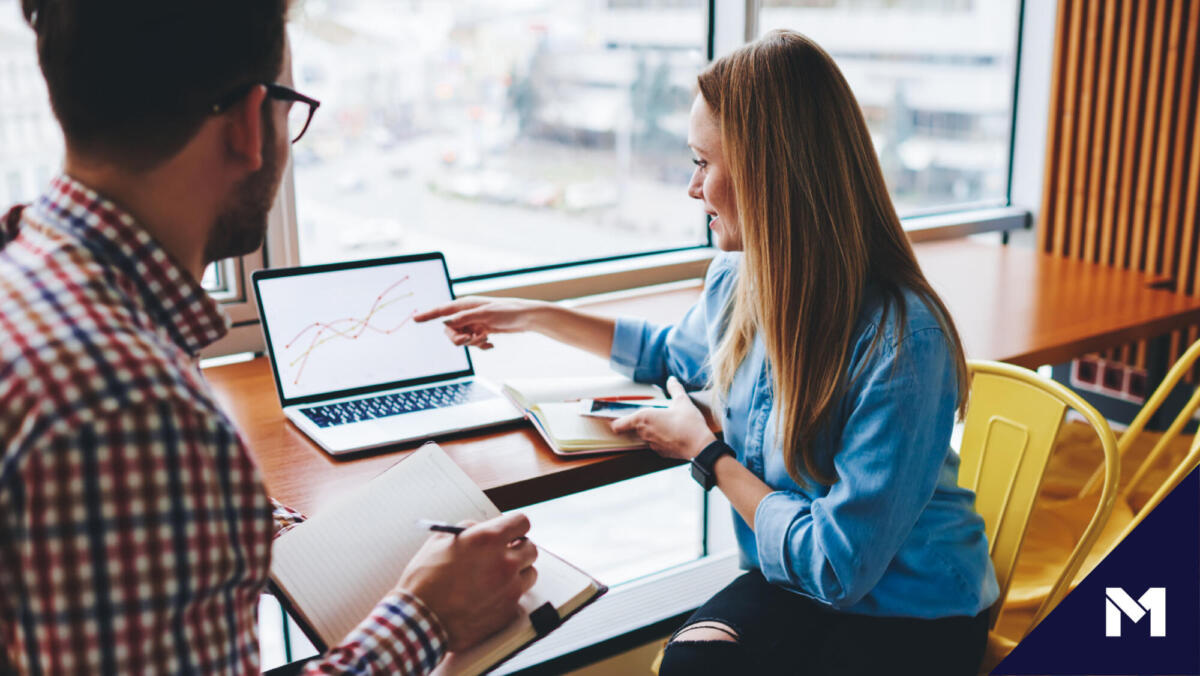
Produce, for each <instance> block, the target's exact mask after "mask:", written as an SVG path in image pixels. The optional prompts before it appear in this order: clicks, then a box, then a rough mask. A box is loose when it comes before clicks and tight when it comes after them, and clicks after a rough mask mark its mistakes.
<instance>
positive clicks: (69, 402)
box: [0, 262, 214, 439]
mask: <svg viewBox="0 0 1200 676" xmlns="http://www.w3.org/2000/svg"><path fill="white" fill-rule="evenodd" d="M76 271H78V270H76ZM97 274H98V276H79V277H72V278H71V279H59V280H56V279H54V278H53V276H52V275H45V274H37V273H34V274H32V275H31V274H28V273H26V272H23V271H20V270H18V269H16V268H14V267H13V266H11V265H5V264H4V263H3V262H0V280H2V283H3V285H4V286H5V287H7V289H6V293H4V294H3V299H2V300H0V316H3V320H2V321H0V402H4V403H5V406H4V407H3V409H4V410H3V411H0V428H5V427H10V426H12V425H26V426H27V425H29V423H30V417H31V416H33V417H35V418H38V419H42V422H43V424H45V423H46V422H47V421H48V420H51V419H53V420H57V421H59V422H61V423H63V424H81V423H86V422H89V421H93V420H95V419H97V418H98V417H104V416H111V415H113V414H115V413H117V412H118V411H120V410H122V409H128V408H131V407H137V406H142V405H144V404H146V403H148V402H161V403H164V404H170V403H172V402H175V403H179V404H184V405H187V406H190V407H195V408H202V409H213V408H214V405H213V404H212V402H211V401H210V399H209V397H208V396H207V395H206V386H205V385H204V384H203V380H202V377H201V376H200V375H199V373H198V372H196V369H195V368H194V366H193V365H192V363H191V362H190V359H189V358H188V357H187V355H185V354H183V352H182V351H181V350H179V349H178V348H177V347H176V346H175V345H174V344H173V343H172V342H171V341H170V340H169V339H167V338H166V337H165V336H163V335H162V334H161V333H160V332H159V331H158V330H156V328H155V327H153V326H152V324H151V323H150V322H149V318H148V317H146V316H144V315H142V314H139V312H138V311H137V309H136V306H134V305H133V304H131V303H129V302H128V299H127V297H126V296H125V295H123V294H122V293H121V292H120V290H119V289H115V288H112V287H111V286H109V285H107V283H106V280H105V279H104V278H103V275H102V274H99V271H97ZM17 417H19V419H14V418H17ZM6 431H7V432H12V431H13V430H11V429H9V430H6ZM6 436H7V435H6ZM9 438H10V439H11V436H10V437H9Z"/></svg>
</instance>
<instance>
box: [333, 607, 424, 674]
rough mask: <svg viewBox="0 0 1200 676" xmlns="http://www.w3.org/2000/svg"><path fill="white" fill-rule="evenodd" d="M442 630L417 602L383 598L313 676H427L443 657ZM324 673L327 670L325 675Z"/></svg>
mask: <svg viewBox="0 0 1200 676" xmlns="http://www.w3.org/2000/svg"><path fill="white" fill-rule="evenodd" d="M447 641H448V639H447V636H446V630H445V629H444V628H443V627H442V624H441V622H439V621H438V619H437V616H436V615H434V614H433V611H432V610H430V609H429V608H428V607H427V606H426V605H425V604H424V603H422V602H421V600H420V599H419V598H417V597H416V596H413V595H412V594H409V593H408V592H406V591H403V590H398V591H394V592H392V593H391V594H388V595H387V596H385V597H384V598H383V600H382V601H380V602H379V604H378V605H376V606H375V611H374V612H372V613H371V615H370V616H369V617H368V618H367V619H365V620H363V621H362V622H361V623H359V625H358V626H357V627H355V628H354V631H351V632H350V634H349V635H348V636H346V638H345V639H344V640H343V641H342V644H341V645H339V646H337V648H335V649H334V650H332V651H330V652H329V653H327V654H326V655H325V662H326V664H325V665H315V666H318V667H325V668H323V669H322V668H318V669H315V670H310V671H312V672H314V673H338V674H393V673H400V674H428V673H429V672H431V671H433V670H434V668H436V667H437V665H438V662H440V661H441V660H442V656H443V655H445V653H446V644H447ZM329 667H332V669H330V668H329Z"/></svg>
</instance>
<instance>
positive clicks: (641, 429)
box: [612, 376, 717, 460]
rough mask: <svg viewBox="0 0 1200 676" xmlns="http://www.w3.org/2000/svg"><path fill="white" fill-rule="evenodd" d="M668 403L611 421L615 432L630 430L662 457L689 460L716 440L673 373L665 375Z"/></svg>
mask: <svg viewBox="0 0 1200 676" xmlns="http://www.w3.org/2000/svg"><path fill="white" fill-rule="evenodd" d="M667 393H668V394H670V395H671V407H670V408H667V409H642V410H640V411H638V412H636V413H631V414H630V415H627V416H625V417H623V418H617V419H616V420H614V421H613V422H612V429H613V431H614V432H618V433H621V432H633V433H635V434H637V436H638V437H639V438H640V439H641V440H642V441H645V442H646V443H648V444H650V448H652V449H654V452H656V453H658V454H659V455H661V456H663V457H664V458H673V459H675V460H691V459H692V458H694V457H696V455H698V454H699V453H700V451H703V450H704V447H705V446H707V445H709V444H711V443H712V442H714V441H716V440H717V437H716V435H714V434H713V433H712V432H711V431H710V430H709V429H708V423H706V422H705V421H704V414H703V413H701V412H700V409H698V408H696V405H695V404H693V403H692V400H691V399H690V398H689V397H688V394H687V391H686V390H684V389H683V385H681V384H680V383H679V381H678V380H676V379H675V377H674V376H672V377H671V378H669V379H667Z"/></svg>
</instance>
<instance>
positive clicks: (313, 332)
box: [283, 275, 417, 385]
mask: <svg viewBox="0 0 1200 676" xmlns="http://www.w3.org/2000/svg"><path fill="white" fill-rule="evenodd" d="M408 279H409V278H408V275H405V276H404V277H402V278H401V279H400V280H398V281H396V282H393V283H392V285H391V286H389V287H387V288H386V289H384V290H383V291H382V292H380V294H379V295H377V296H376V297H375V300H374V302H372V303H371V307H370V309H368V310H367V313H366V314H365V315H363V316H362V317H342V318H340V319H334V320H331V321H316V322H312V323H311V324H308V325H306V326H305V327H304V328H302V329H300V331H299V332H298V333H297V334H296V335H295V337H293V338H292V339H291V340H289V341H288V342H287V343H285V344H284V346H283V349H284V350H291V349H292V348H293V347H297V349H300V352H299V353H297V354H296V356H295V357H293V358H292V359H291V361H290V362H288V367H289V368H295V369H296V374H295V376H294V377H293V384H295V385H298V384H300V377H301V375H303V374H304V367H305V366H307V365H308V360H309V358H310V357H311V356H312V354H313V352H314V351H316V350H317V349H319V348H320V347H321V346H323V345H326V344H328V343H329V342H330V341H335V340H348V341H355V340H358V339H359V338H362V337H363V336H365V335H367V334H368V332H370V333H371V334H381V335H385V336H389V335H392V334H393V333H396V332H397V331H399V330H401V329H403V328H404V327H405V326H408V324H409V323H410V322H412V318H413V316H414V315H416V314H417V311H416V310H415V309H414V310H413V311H412V312H409V313H408V314H406V315H404V317H403V318H402V319H401V320H400V321H399V323H396V324H394V325H392V326H387V325H384V326H381V325H380V321H381V320H382V319H381V318H380V315H381V313H383V311H384V310H386V309H387V308H389V307H391V306H393V305H395V304H397V303H400V302H401V301H404V300H406V299H408V298H411V297H412V296H413V292H411V291H409V292H407V293H404V292H403V289H402V288H401V287H402V285H404V284H405V283H406V282H408ZM373 320H375V321H374V322H373ZM393 321H395V320H394V318H393ZM306 337H307V343H303V341H304V340H305V339H306ZM297 343H302V345H301V346H297Z"/></svg>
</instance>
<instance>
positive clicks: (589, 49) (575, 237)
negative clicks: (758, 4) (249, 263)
mask: <svg viewBox="0 0 1200 676" xmlns="http://www.w3.org/2000/svg"><path fill="white" fill-rule="evenodd" d="M706 14H707V3H706V2H703V1H702V0H659V1H654V0H641V1H638V0H599V1H597V0H505V1H503V2H429V1H424V2H422V1H411V2H395V0H345V1H342V2H308V3H306V4H305V5H303V6H302V7H301V9H300V11H299V12H298V16H296V17H295V18H294V20H293V22H292V26H291V39H292V51H293V59H294V73H295V77H296V82H297V88H299V89H300V90H301V91H304V92H305V93H307V94H309V95H311V96H314V97H316V98H318V99H321V100H322V107H321V110H320V112H319V113H318V114H317V117H316V119H314V120H313V124H312V127H311V128H310V129H309V132H308V135H307V136H306V137H305V139H304V141H303V142H301V143H299V144H297V145H296V147H295V148H294V170H295V181H296V217H297V221H298V240H299V260H300V262H302V263H306V264H308V263H318V262H327V261H331V260H345V259H353V258H369V257H375V256H382V255H386V254H391V253H398V252H414V251H428V250H440V251H444V252H446V254H447V260H448V263H449V266H450V273H451V276H452V277H455V278H462V277H465V276H473V275H481V274H487V273H494V272H498V271H504V270H513V269H519V268H529V267H535V266H543V265H550V264H558V263H563V262H570V261H579V260H584V259H596V258H603V257H611V256H619V255H623V254H630V253H639V252H645V251H653V250H667V249H677V248H683V247H690V246H701V245H706V244H707V241H708V239H707V229H706V228H705V227H704V218H703V215H702V213H701V211H700V209H699V208H698V207H697V206H696V205H695V204H694V203H692V200H690V199H689V198H688V197H687V195H686V194H685V188H686V185H687V181H688V177H689V176H690V173H691V165H690V155H689V154H688V149H687V147H686V138H687V119H688V111H689V108H690V104H691V98H692V96H693V91H694V86H695V77H696V74H697V73H698V72H699V71H700V69H701V68H702V67H703V66H704V63H705V54H706V47H707V45H706V20H707V16H706Z"/></svg>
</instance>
